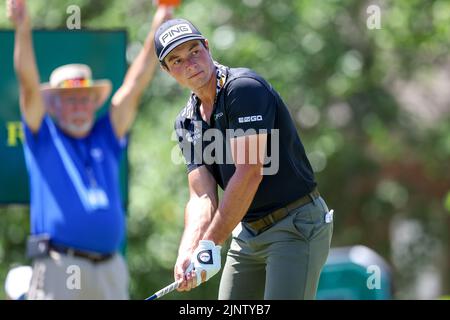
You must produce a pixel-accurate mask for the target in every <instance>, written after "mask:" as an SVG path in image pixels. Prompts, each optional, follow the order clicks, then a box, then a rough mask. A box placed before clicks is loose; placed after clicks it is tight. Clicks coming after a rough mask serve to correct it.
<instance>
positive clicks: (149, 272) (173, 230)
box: [0, 0, 450, 299]
mask: <svg viewBox="0 0 450 320" xmlns="http://www.w3.org/2000/svg"><path fill="white" fill-rule="evenodd" d="M29 2H30V7H31V12H32V16H33V20H34V25H35V27H38V28H57V27H62V28H64V27H65V21H66V19H67V14H66V8H67V6H69V5H78V6H80V8H81V13H82V26H83V28H123V27H125V28H126V29H127V30H128V32H129V41H130V45H129V50H128V56H129V59H131V58H132V57H133V55H134V54H135V53H136V48H139V44H141V43H142V41H143V40H144V38H145V36H146V33H147V31H148V30H149V23H150V20H151V17H152V14H153V12H154V8H153V7H152V1H150V0H130V1H120V0H96V1H88V0H70V1H68V0H64V1H63V0H58V1H56V0H47V1H29ZM369 5H370V3H369V2H366V1H357V0H346V1H324V2H318V1H311V0H305V1H293V0H288V1H281V0H270V1H269V0H244V1H238V0H230V1H217V0H203V1H201V2H200V1H193V0H190V1H189V0H186V1H184V2H183V5H182V6H181V7H180V8H179V9H177V11H176V15H177V16H180V17H185V18H188V19H190V20H191V21H192V22H193V23H194V24H195V25H197V27H198V28H199V29H200V30H201V31H202V32H203V33H204V35H205V36H206V37H207V38H208V39H209V40H210V42H211V47H212V54H213V56H214V57H215V59H216V60H218V61H220V62H221V63H223V64H226V65H229V66H235V67H237V66H246V67H250V68H252V69H254V70H256V71H257V72H259V73H261V74H262V75H263V76H264V77H265V78H266V79H268V80H269V81H270V82H271V83H272V85H273V86H274V87H275V88H276V89H277V90H278V91H279V92H280V94H281V96H282V97H283V98H284V100H285V102H286V103H287V104H288V105H289V107H290V110H291V113H292V116H293V118H294V119H295V121H296V122H297V124H298V128H299V133H300V135H301V138H302V140H303V142H304V144H305V147H306V149H307V151H308V155H309V157H310V159H311V161H312V164H313V167H314V168H315V171H316V176H317V180H318V183H319V188H320V191H321V193H322V194H323V195H324V197H325V199H326V201H327V202H328V204H329V206H330V207H332V208H334V210H335V213H336V214H335V217H336V219H335V228H334V238H333V244H332V245H333V246H335V247H336V246H349V245H354V244H364V245H367V246H368V247H370V248H372V249H374V250H375V251H377V252H378V253H380V254H381V255H382V256H383V257H384V258H385V259H386V260H387V261H388V262H389V263H391V265H393V267H394V278H395V279H396V297H399V298H405V297H410V298H411V297H412V298H415V296H414V293H412V292H413V291H411V289H412V286H413V284H414V282H413V281H414V279H415V278H416V277H417V273H418V270H421V269H420V268H421V267H422V266H423V265H425V264H427V263H429V261H430V260H433V259H435V258H436V255H435V254H434V253H433V252H435V251H433V250H431V248H435V247H436V245H437V246H438V247H439V248H440V250H439V251H438V252H439V253H438V255H439V256H440V257H439V260H438V262H436V268H437V269H438V272H439V273H440V274H441V280H442V281H441V283H442V288H441V289H442V291H443V292H446V293H448V292H449V290H450V287H449V286H448V284H449V283H450V281H449V276H448V275H449V274H450V255H449V252H450V248H449V238H448V237H449V236H448V230H449V229H450V228H449V227H450V215H449V211H450V205H449V203H450V201H449V192H450V170H449V165H448V164H449V158H450V138H449V137H450V121H449V109H450V108H449V106H450V98H449V96H448V95H446V94H445V91H448V83H449V82H448V80H449V78H448V77H446V76H445V74H443V73H442V70H447V73H448V70H449V65H450V62H449V59H448V52H449V39H450V23H449V22H450V14H449V12H450V3H449V2H448V1H445V0H432V1H426V0H414V1H409V0H408V1H407V0H398V1H395V2H394V1H390V2H383V5H381V29H373V30H370V29H369V28H367V26H366V20H367V18H368V14H367V11H366V9H367V7H368V6H369ZM0 27H9V25H8V23H7V22H6V18H5V17H4V16H0ZM439 79H440V80H439ZM187 96H188V91H186V90H184V89H180V88H179V87H178V85H177V84H176V83H175V82H174V81H173V80H171V79H170V78H169V77H168V76H167V75H166V74H164V73H163V72H159V73H158V74H157V75H156V77H155V79H154V80H153V82H152V84H151V86H150V87H149V89H148V91H147V92H146V95H145V97H144V99H143V101H142V105H141V109H140V114H139V116H138V118H137V121H136V124H135V126H134V128H133V130H132V136H131V144H130V149H129V159H130V204H129V208H128V211H129V217H128V245H127V258H128V262H129V267H130V273H131V297H132V298H134V299H141V298H144V297H146V296H148V295H150V294H151V293H153V292H154V291H156V290H157V289H159V288H161V287H163V286H164V285H166V284H167V283H169V282H171V280H172V268H173V264H174V261H175V259H176V254H177V248H178V242H179V240H180V237H181V232H182V228H183V207H184V204H185V202H186V201H187V196H188V194H187V183H186V174H185V168H184V166H183V165H175V164H174V163H173V161H172V159H173V157H175V155H177V154H178V150H177V146H176V142H175V141H174V139H173V138H172V137H173V133H172V131H173V130H172V128H173V120H174V118H175V115H176V114H177V113H178V111H179V109H180V108H181V107H182V106H183V105H184V102H185V100H186V99H187ZM27 210H28V209H27V208H16V207H5V208H3V209H0V219H1V223H0V230H1V237H0V262H1V264H0V279H4V277H3V275H5V274H6V270H7V268H9V266H10V264H11V263H13V262H23V261H24V258H23V254H22V253H23V248H24V247H23V245H24V239H25V236H26V232H27V230H28V227H29V225H28V222H27V221H26V220H27ZM399 219H400V220H405V219H407V220H408V219H412V220H414V221H417V222H418V223H419V225H420V226H421V227H420V228H421V229H420V230H422V231H423V237H419V238H418V240H417V241H420V246H421V247H420V248H422V249H417V250H415V249H414V248H415V244H416V243H415V242H414V243H410V246H406V247H405V248H404V250H403V251H401V252H402V253H401V254H400V253H399V252H398V250H397V249H395V245H396V244H395V243H394V242H393V241H394V239H395V237H394V236H393V235H392V234H393V232H394V231H393V230H392V226H393V225H394V221H398V220H399ZM408 221H409V220H408ZM429 249H430V250H429ZM405 250H406V251H405ZM403 256H408V257H410V259H409V260H407V261H408V262H409V261H410V262H411V263H406V262H405V261H406V260H405V261H404V263H401V261H400V262H399V259H400V258H398V257H403ZM400 260H401V259H400ZM219 278H220V277H219V276H216V277H215V278H214V279H212V280H211V281H210V282H209V283H207V284H205V285H203V286H202V287H201V288H198V289H196V290H193V291H191V292H190V293H188V294H180V293H174V294H171V295H168V296H167V297H166V298H167V299H215V298H216V297H217V288H218V281H219Z"/></svg>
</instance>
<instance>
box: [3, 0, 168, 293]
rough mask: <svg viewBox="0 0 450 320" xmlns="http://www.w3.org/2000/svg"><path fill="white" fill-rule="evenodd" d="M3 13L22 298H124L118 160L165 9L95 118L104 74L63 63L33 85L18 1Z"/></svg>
mask: <svg viewBox="0 0 450 320" xmlns="http://www.w3.org/2000/svg"><path fill="white" fill-rule="evenodd" d="M7 12H8V16H9V18H10V20H11V21H12V23H13V24H14V26H15V29H16V33H15V50H14V65H15V70H16V73H17V76H18V79H19V82H20V110H21V114H22V119H23V126H24V131H25V143H24V151H25V159H26V164H27V168H28V171H29V176H30V189H31V197H30V198H31V234H32V236H31V237H30V240H29V243H28V251H29V254H30V256H31V257H32V258H33V260H34V263H33V276H32V279H31V288H30V291H29V293H28V298H29V299H127V298H128V271H127V266H126V264H125V261H124V260H123V258H122V256H121V255H120V254H118V250H119V248H120V245H121V243H122V242H123V239H124V236H125V216H124V211H123V207H122V202H121V196H120V190H119V160H120V158H121V156H122V153H123V151H124V148H125V146H126V144H127V133H128V131H129V129H130V127H131V125H132V123H133V121H134V118H135V116H136V113H137V111H138V105H139V100H140V97H141V95H142V93H143V91H144V89H145V88H146V87H147V85H148V84H149V82H150V80H151V78H152V76H153V73H154V70H155V67H156V65H157V59H156V58H155V57H154V52H153V50H154V47H153V35H154V33H155V31H156V29H157V28H158V27H159V25H160V24H161V23H162V22H163V21H164V20H166V19H167V18H168V17H169V16H170V15H171V8H169V7H165V6H161V7H159V9H158V10H157V12H156V14H155V16H154V19H153V23H152V27H151V30H150V32H149V34H148V37H147V40H146V42H145V44H144V47H143V49H142V50H141V52H140V53H139V55H138V56H137V58H136V60H135V61H134V62H133V64H132V65H131V67H130V69H129V70H128V72H127V74H126V77H125V80H124V82H123V84H122V86H121V87H120V89H119V90H118V91H117V92H116V93H115V94H114V96H113V98H112V105H111V108H110V111H109V112H108V113H106V114H105V115H104V116H102V117H100V118H98V119H96V118H95V111H96V110H97V109H98V108H99V107H100V106H102V105H103V104H104V102H105V101H106V100H107V99H108V97H109V95H110V93H111V83H110V81H108V80H100V81H95V80H93V78H92V74H91V69H90V67H89V66H87V65H83V64H68V65H64V66H61V67H59V68H57V69H55V70H54V71H53V72H52V74H51V76H50V82H49V83H45V84H42V85H40V83H39V82H40V81H39V75H38V70H37V66H36V62H35V57H34V51H33V46H32V34H31V27H30V18H29V15H28V13H27V9H26V2H25V1H24V0H7ZM71 276H72V277H71ZM75 277H78V278H75Z"/></svg>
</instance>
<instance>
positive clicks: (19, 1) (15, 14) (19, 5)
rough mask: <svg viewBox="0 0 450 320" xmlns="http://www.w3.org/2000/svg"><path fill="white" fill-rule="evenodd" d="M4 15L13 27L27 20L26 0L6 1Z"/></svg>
mask: <svg viewBox="0 0 450 320" xmlns="http://www.w3.org/2000/svg"><path fill="white" fill-rule="evenodd" d="M6 15H7V16H8V19H9V20H10V21H11V22H12V23H13V24H14V26H15V27H18V26H21V25H22V24H23V23H24V22H25V21H27V20H28V15H27V8H26V0H6Z"/></svg>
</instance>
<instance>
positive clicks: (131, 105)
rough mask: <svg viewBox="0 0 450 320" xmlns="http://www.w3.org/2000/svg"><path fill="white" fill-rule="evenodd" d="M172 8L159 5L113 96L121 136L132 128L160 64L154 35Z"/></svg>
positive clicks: (113, 111)
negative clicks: (146, 89)
mask: <svg viewBox="0 0 450 320" xmlns="http://www.w3.org/2000/svg"><path fill="white" fill-rule="evenodd" d="M172 10H173V9H172V7H168V6H159V7H158V9H157V11H156V13H155V15H154V17H153V22H152V26H151V29H150V32H149V33H148V35H147V38H146V40H145V43H144V46H143V48H142V49H141V51H140V52H139V55H138V56H137V58H136V59H135V60H134V61H133V63H132V64H131V66H130V68H129V69H128V72H127V74H126V75H125V79H124V82H123V84H122V86H121V87H120V88H119V90H117V92H116V93H115V94H114V96H113V98H112V106H111V119H112V123H113V127H114V130H115V132H116V135H117V136H118V137H119V138H121V137H123V136H124V135H125V134H126V133H127V132H128V130H129V129H130V128H131V126H132V124H133V121H134V119H135V117H136V113H137V109H138V106H139V101H140V98H141V96H142V93H143V92H144V90H145V88H146V87H147V85H148V84H149V82H150V81H151V79H152V78H153V74H154V72H155V69H156V67H157V64H158V59H157V57H156V55H155V47H154V42H153V37H154V34H155V32H156V30H157V29H158V27H159V26H160V25H161V23H163V22H164V21H165V20H167V19H169V18H170V17H171V16H172Z"/></svg>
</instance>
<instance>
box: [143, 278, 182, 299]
mask: <svg viewBox="0 0 450 320" xmlns="http://www.w3.org/2000/svg"><path fill="white" fill-rule="evenodd" d="M178 285H179V282H178V281H175V282H173V283H171V284H169V285H168V286H166V287H164V288H162V289H161V290H159V291H158V292H156V293H155V294H153V295H151V296H150V297H148V298H147V299H145V300H155V299H158V298H161V297H162V296H163V295H165V294H168V293H169V292H172V291H173V290H175V289H176V288H178Z"/></svg>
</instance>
